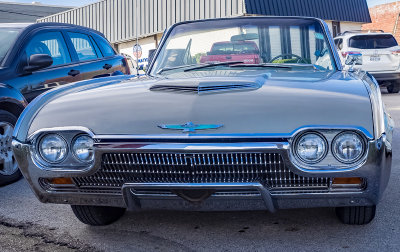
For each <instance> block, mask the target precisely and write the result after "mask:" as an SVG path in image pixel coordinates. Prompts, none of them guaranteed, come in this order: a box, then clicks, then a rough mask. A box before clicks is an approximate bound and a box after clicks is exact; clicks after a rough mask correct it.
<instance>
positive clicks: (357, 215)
mask: <svg viewBox="0 0 400 252" xmlns="http://www.w3.org/2000/svg"><path fill="white" fill-rule="evenodd" d="M375 212H376V206H375V205H374V206H354V207H337V208H336V216H337V217H338V218H339V219H340V221H342V222H343V223H344V224H350V225H365V224H368V223H370V222H371V221H372V220H373V219H374V218H375Z"/></svg>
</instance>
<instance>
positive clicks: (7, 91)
mask: <svg viewBox="0 0 400 252" xmlns="http://www.w3.org/2000/svg"><path fill="white" fill-rule="evenodd" d="M27 105H28V102H27V101H26V100H25V98H24V96H23V95H22V94H21V93H20V92H19V91H18V90H17V89H15V88H13V87H11V86H9V85H7V84H3V83H0V109H1V110H6V111H8V112H10V113H12V114H14V115H15V116H18V115H19V114H20V113H21V112H22V110H24V108H25V107H26V106H27Z"/></svg>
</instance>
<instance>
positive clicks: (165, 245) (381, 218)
mask: <svg viewBox="0 0 400 252" xmlns="http://www.w3.org/2000/svg"><path fill="white" fill-rule="evenodd" d="M382 92H383V99H384V102H385V103H386V106H387V108H388V110H389V112H390V113H391V115H392V116H393V118H394V120H395V122H396V125H397V127H398V126H400V95H399V94H394V95H392V94H390V95H389V94H387V93H386V92H385V91H382ZM399 133H400V132H399V129H398V128H396V130H395V135H394V145H393V149H394V156H393V167H392V176H391V179H390V183H389V187H388V189H387V190H386V193H385V195H384V198H383V200H382V202H381V203H380V204H379V205H378V208H377V217H376V218H375V220H374V221H373V222H372V223H371V224H369V225H366V226H347V225H343V224H341V223H340V222H339V221H338V220H337V219H336V217H335V214H334V210H333V209H324V208H319V209H299V210H280V211H278V212H277V213H275V214H271V213H267V212H234V213H186V212H162V213H161V212H152V213H128V214H126V215H125V216H124V217H123V218H122V219H121V220H119V221H118V222H117V223H115V224H112V225H110V226H106V227H89V226H85V225H84V224H81V223H80V222H79V221H78V220H77V219H76V218H75V216H74V215H73V213H72V211H71V210H70V208H69V206H67V205H52V204H42V203H40V202H39V201H38V200H37V199H36V198H35V196H34V195H33V193H32V192H31V190H30V189H29V187H28V185H27V183H26V182H25V180H20V181H19V182H17V183H15V184H13V185H9V186H6V187H3V188H0V195H1V196H0V250H1V251H21V250H24V249H25V250H28V249H29V250H39V251H55V250H57V251H74V250H83V251H94V250H100V251H102V250H105V251H126V250H130V251H133V250H135V251H149V250H150V251H157V250H160V251H165V250H173V251H191V250H193V251H206V250H213V251H231V250H242V251H327V250H329V251H361V250H363V251H398V250H399V247H400V239H399V237H400V215H399V210H400V201H399V198H400V187H399V186H398V181H399V179H400V172H399V170H400V160H399V156H398V150H399V149H400V135H399Z"/></svg>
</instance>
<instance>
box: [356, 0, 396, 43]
mask: <svg viewBox="0 0 400 252" xmlns="http://www.w3.org/2000/svg"><path fill="white" fill-rule="evenodd" d="M369 12H370V14H371V19H372V23H369V24H364V25H363V26H362V29H363V30H383V31H385V32H390V33H392V34H393V35H394V37H395V38H396V40H397V42H400V23H399V21H400V1H398V2H394V3H388V4H381V5H377V6H375V7H373V8H370V9H369Z"/></svg>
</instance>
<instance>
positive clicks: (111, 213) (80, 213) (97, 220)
mask: <svg viewBox="0 0 400 252" xmlns="http://www.w3.org/2000/svg"><path fill="white" fill-rule="evenodd" d="M71 208H72V211H73V212H74V214H75V216H76V217H77V218H78V219H79V220H80V221H81V222H83V223H85V224H87V225H91V226H103V225H108V224H111V223H113V222H114V221H117V220H118V219H119V218H121V217H122V216H123V215H124V213H125V210H126V209H125V208H119V207H105V206H77V205H71Z"/></svg>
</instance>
